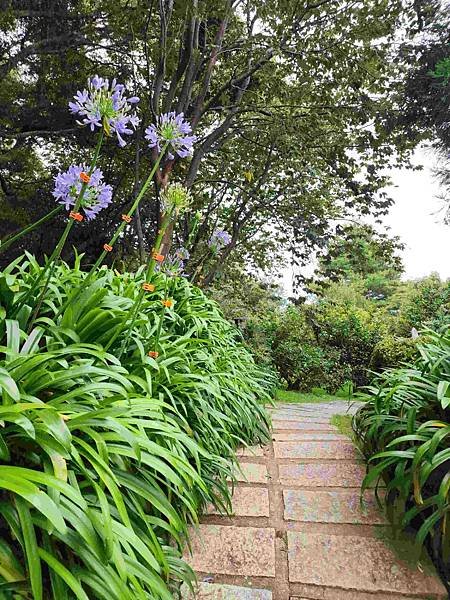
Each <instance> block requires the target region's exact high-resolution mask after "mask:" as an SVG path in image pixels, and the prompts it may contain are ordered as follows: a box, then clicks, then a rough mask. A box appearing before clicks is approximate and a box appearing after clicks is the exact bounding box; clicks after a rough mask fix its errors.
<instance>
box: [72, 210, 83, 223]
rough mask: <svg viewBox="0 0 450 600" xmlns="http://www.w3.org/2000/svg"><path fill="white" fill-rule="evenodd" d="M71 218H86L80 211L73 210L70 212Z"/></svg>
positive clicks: (78, 219)
mask: <svg viewBox="0 0 450 600" xmlns="http://www.w3.org/2000/svg"><path fill="white" fill-rule="evenodd" d="M69 218H70V219H73V220H74V221H82V220H83V219H84V217H83V215H82V214H80V213H79V212H73V211H71V212H70V213H69Z"/></svg>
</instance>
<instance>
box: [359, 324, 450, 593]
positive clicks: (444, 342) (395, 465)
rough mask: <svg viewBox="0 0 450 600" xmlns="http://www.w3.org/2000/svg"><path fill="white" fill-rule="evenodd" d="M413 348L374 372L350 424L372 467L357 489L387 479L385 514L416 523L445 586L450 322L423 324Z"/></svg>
mask: <svg viewBox="0 0 450 600" xmlns="http://www.w3.org/2000/svg"><path fill="white" fill-rule="evenodd" d="M418 349H419V352H420V355H419V357H418V358H417V360H416V361H415V362H414V363H413V364H411V365H410V366H408V367H404V368H399V369H389V370H387V371H385V372H384V373H382V374H381V375H379V376H378V377H377V378H376V379H375V381H374V382H373V384H372V385H371V386H370V387H369V388H368V393H367V394H366V395H365V396H364V397H363V399H365V400H366V403H365V405H364V406H363V407H362V408H361V409H360V410H359V411H358V412H357V413H356V415H355V417H354V419H353V428H354V430H355V432H356V435H357V437H358V439H359V441H360V444H361V448H362V450H363V452H364V454H365V456H366V458H367V459H368V462H369V466H370V467H371V468H370V470H369V472H368V474H367V476H366V478H365V479H364V482H363V490H364V489H366V488H368V487H369V486H370V485H371V484H373V483H374V482H375V483H379V484H384V485H385V486H386V493H385V494H384V496H383V497H384V500H385V502H386V504H387V507H388V513H389V515H390V516H391V517H392V519H393V520H394V522H395V524H396V525H397V526H400V527H401V528H408V527H410V526H413V527H414V528H415V529H416V530H417V536H416V540H417V543H418V545H419V546H421V545H422V544H424V543H425V544H426V545H427V546H428V549H429V550H430V551H431V554H432V556H433V558H434V560H435V562H436V564H437V566H438V568H439V570H440V572H441V575H442V576H443V578H444V581H446V582H447V586H448V588H449V590H450V523H449V520H450V327H449V326H446V327H444V328H443V329H442V330H441V331H439V332H433V331H430V330H427V331H424V332H423V334H422V336H421V341H420V342H419V344H418Z"/></svg>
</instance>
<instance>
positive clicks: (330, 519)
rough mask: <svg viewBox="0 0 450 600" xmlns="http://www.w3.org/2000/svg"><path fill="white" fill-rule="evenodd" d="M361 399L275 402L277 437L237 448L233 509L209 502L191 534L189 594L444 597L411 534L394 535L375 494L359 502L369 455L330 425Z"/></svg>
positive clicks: (269, 598)
mask: <svg viewBox="0 0 450 600" xmlns="http://www.w3.org/2000/svg"><path fill="white" fill-rule="evenodd" d="M356 408H357V407H356V405H354V406H352V407H350V409H349V407H348V404H347V403H346V402H330V403H326V404H302V405H291V404H278V405H277V408H276V409H274V411H273V436H272V438H273V441H272V443H271V444H270V445H269V446H266V447H265V448H253V449H250V448H247V449H245V450H241V451H240V458H239V460H240V464H241V468H242V473H237V479H238V483H237V484H236V485H235V490H234V495H233V516H232V517H228V516H221V515H219V514H217V512H215V511H214V510H213V509H211V510H210V511H209V512H208V514H207V515H205V516H204V517H203V518H202V520H201V525H200V528H199V531H198V532H197V533H194V534H193V537H192V550H193V553H192V555H190V554H188V553H187V554H186V555H185V558H186V559H187V560H188V562H189V563H190V564H191V565H192V567H193V568H194V570H195V571H196V572H197V574H198V579H199V587H198V590H197V592H196V594H195V595H194V596H192V595H191V594H189V593H188V592H185V594H184V597H185V598H186V599H189V600H192V599H193V598H195V599H198V600H204V599H208V600H438V599H439V600H440V599H445V598H447V594H446V592H445V589H444V587H443V586H442V584H441V582H440V581H439V580H438V578H437V577H436V576H435V575H434V573H433V568H432V567H431V565H430V564H428V561H426V560H425V561H422V562H420V563H419V564H416V562H415V561H413V560H411V551H410V550H411V543H412V542H409V540H407V541H406V542H402V543H400V542H390V541H389V537H390V528H389V526H388V524H387V522H386V521H385V519H384V516H383V514H382V513H381V512H380V509H379V508H378V506H377V505H376V502H375V500H374V497H373V494H372V493H371V492H370V491H368V492H366V495H365V498H364V501H363V505H361V503H360V484H361V481H362V478H363V476H364V474H365V467H364V464H363V463H362V462H361V460H360V458H359V455H358V452H357V450H356V449H355V448H354V447H353V445H352V444H351V442H350V440H349V438H347V437H345V436H343V435H340V434H339V432H338V431H337V429H336V428H335V427H333V426H332V425H331V424H330V418H331V417H332V416H333V415H334V414H345V413H346V412H347V411H348V410H350V412H354V411H355V410H356ZM230 485H231V484H230ZM386 540H388V541H386ZM408 559H409V560H408Z"/></svg>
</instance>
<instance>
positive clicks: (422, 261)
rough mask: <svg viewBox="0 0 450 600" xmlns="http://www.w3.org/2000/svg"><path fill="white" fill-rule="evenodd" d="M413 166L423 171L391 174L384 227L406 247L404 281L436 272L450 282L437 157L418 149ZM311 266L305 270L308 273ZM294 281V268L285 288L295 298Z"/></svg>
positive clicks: (448, 229)
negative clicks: (390, 200) (435, 173)
mask: <svg viewBox="0 0 450 600" xmlns="http://www.w3.org/2000/svg"><path fill="white" fill-rule="evenodd" d="M413 162H414V164H416V165H419V164H421V165H423V167H424V168H423V170H421V171H409V170H407V169H396V170H393V171H391V179H392V182H393V185H392V186H391V187H389V188H387V192H388V194H389V195H390V196H391V197H392V198H393V199H394V201H395V202H394V205H393V206H392V207H391V210H390V211H389V215H387V216H386V217H385V218H384V224H385V225H386V226H387V227H390V228H391V231H390V233H391V234H392V235H398V236H400V238H401V240H402V242H403V243H404V244H405V246H406V248H405V250H404V252H403V262H404V265H405V274H404V279H417V278H420V277H423V276H425V275H429V274H430V273H431V272H433V271H435V272H437V273H439V275H440V276H441V278H443V279H447V278H450V226H449V225H445V224H444V215H443V211H442V207H443V203H442V200H439V199H438V198H437V195H438V194H439V186H438V184H437V182H436V180H435V179H434V177H433V173H432V169H433V167H434V166H436V157H435V155H434V154H433V153H432V151H431V150H427V149H423V148H419V149H418V150H416V152H415V155H414V160H413ZM312 266H313V265H311V266H310V268H306V272H307V273H310V272H311V271H312V268H311V267H312ZM292 278H293V273H292V268H287V269H286V270H285V271H284V273H283V278H282V284H283V287H284V290H285V293H286V294H287V295H288V296H289V295H291V294H292Z"/></svg>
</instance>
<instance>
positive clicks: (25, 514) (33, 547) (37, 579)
mask: <svg viewBox="0 0 450 600" xmlns="http://www.w3.org/2000/svg"><path fill="white" fill-rule="evenodd" d="M16 507H17V513H18V515H19V520H20V525H21V527H22V539H23V545H24V547H23V551H24V555H25V557H26V561H27V565H28V577H29V579H30V585H31V590H32V592H33V599H34V600H42V598H43V589H42V570H41V561H40V559H39V554H38V545H37V541H36V533H35V531H34V526H33V522H32V520H31V516H30V511H29V509H28V506H27V504H26V503H25V501H24V500H22V499H21V498H18V497H16Z"/></svg>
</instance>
